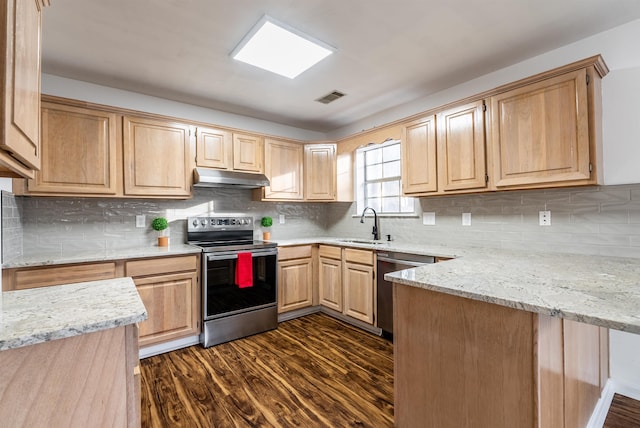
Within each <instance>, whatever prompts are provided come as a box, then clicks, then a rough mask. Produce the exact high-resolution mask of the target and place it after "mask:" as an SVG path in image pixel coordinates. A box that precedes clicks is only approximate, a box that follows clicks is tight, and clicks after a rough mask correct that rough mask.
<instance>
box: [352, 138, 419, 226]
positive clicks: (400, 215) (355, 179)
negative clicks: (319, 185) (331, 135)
mask: <svg viewBox="0 0 640 428" xmlns="http://www.w3.org/2000/svg"><path fill="white" fill-rule="evenodd" d="M398 143H400V140H395V139H392V138H389V139H387V140H385V141H383V142H382V143H377V144H376V143H370V144H368V145H366V146H361V147H358V148H356V149H355V150H354V152H353V154H354V160H353V164H354V171H353V175H354V177H353V195H354V197H355V200H354V206H355V210H356V212H355V213H353V214H352V215H351V217H353V218H356V217H357V218H360V217H361V216H362V210H360V211H361V212H358V176H357V174H358V161H357V159H358V153H363V154H364V153H365V152H367V151H369V150H375V149H382V148H384V147H385V146H390V145H392V144H398ZM400 160H401V161H402V151H401V152H400ZM401 164H402V162H401ZM400 177H402V166H401V172H400ZM401 180H402V179H401ZM400 184H401V186H400V196H401V197H407V198H411V199H413V212H406V213H400V212H398V213H377V215H378V217H388V218H392V217H398V218H419V217H420V215H419V213H418V211H417V208H416V207H417V205H418V204H417V201H416V199H417V198H414V197H411V196H403V195H402V181H401V182H400ZM363 209H364V208H363ZM365 217H373V213H371V211H369V210H367V212H366V214H365Z"/></svg>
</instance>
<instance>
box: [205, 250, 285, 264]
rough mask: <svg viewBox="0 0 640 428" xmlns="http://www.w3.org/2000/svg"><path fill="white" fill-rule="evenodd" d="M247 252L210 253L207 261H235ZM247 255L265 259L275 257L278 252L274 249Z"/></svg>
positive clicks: (252, 252)
mask: <svg viewBox="0 0 640 428" xmlns="http://www.w3.org/2000/svg"><path fill="white" fill-rule="evenodd" d="M243 252H245V251H231V252H228V253H227V252H220V253H208V254H207V261H209V260H234V259H237V258H238V253H243ZM246 252H247V253H251V256H252V257H264V256H274V255H277V254H278V250H277V249H275V248H273V249H269V250H257V251H246Z"/></svg>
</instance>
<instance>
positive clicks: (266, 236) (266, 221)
mask: <svg viewBox="0 0 640 428" xmlns="http://www.w3.org/2000/svg"><path fill="white" fill-rule="evenodd" d="M260 225H261V226H262V227H263V228H264V229H265V230H263V231H262V239H263V240H265V241H268V240H270V239H271V231H270V230H269V228H270V227H271V226H272V225H273V219H272V218H271V217H262V220H260Z"/></svg>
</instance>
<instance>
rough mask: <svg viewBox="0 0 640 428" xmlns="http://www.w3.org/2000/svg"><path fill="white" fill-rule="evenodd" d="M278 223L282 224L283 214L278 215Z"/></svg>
mask: <svg viewBox="0 0 640 428" xmlns="http://www.w3.org/2000/svg"><path fill="white" fill-rule="evenodd" d="M278 221H279V223H280V224H284V214H280V215H279V216H278Z"/></svg>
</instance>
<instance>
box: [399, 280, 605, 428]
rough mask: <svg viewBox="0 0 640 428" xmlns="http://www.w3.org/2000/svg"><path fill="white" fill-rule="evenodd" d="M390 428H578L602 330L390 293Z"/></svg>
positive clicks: (600, 377) (599, 377)
mask: <svg viewBox="0 0 640 428" xmlns="http://www.w3.org/2000/svg"><path fill="white" fill-rule="evenodd" d="M394 299H395V305H394V319H395V321H396V323H395V326H394V328H395V331H394V355H395V357H394V358H395V407H394V413H395V423H396V426H397V427H401V428H402V427H424V426H433V427H440V428H448V427H455V428H459V427H493V428H500V427H505V428H507V427H509V428H510V427H520V428H526V427H531V428H534V427H535V428H575V427H584V426H586V424H587V421H588V420H589V417H590V416H591V414H592V412H593V410H594V408H595V405H596V403H597V401H598V398H599V397H600V393H601V391H602V387H603V385H604V382H605V381H606V379H607V378H608V346H607V343H608V330H607V329H603V328H600V327H596V326H591V325H587V324H582V323H578V322H574V321H568V320H563V319H560V318H554V317H550V316H546V315H541V314H534V313H531V312H527V311H523V310H517V309H512V308H507V307H504V306H499V305H495V304H492V303H486V302H479V301H475V300H471V299H466V298H462V297H457V296H451V295H448V294H444V293H438V292H434V291H429V290H424V289H420V288H415V287H410V286H405V285H395V286H394Z"/></svg>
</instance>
